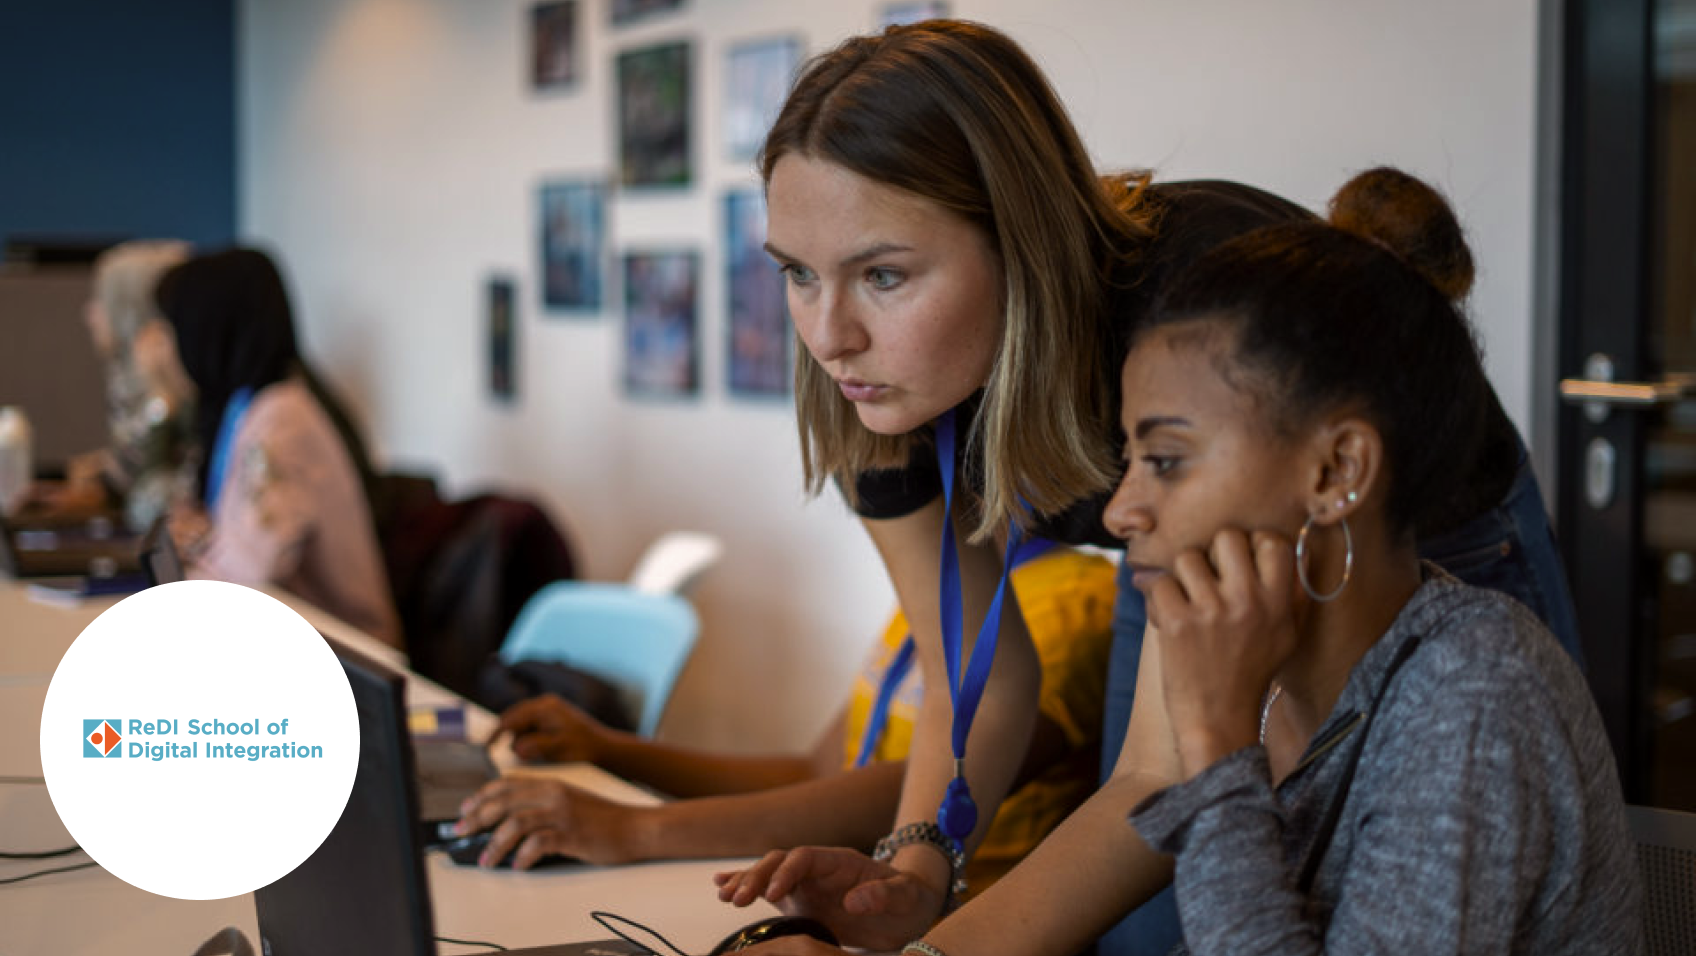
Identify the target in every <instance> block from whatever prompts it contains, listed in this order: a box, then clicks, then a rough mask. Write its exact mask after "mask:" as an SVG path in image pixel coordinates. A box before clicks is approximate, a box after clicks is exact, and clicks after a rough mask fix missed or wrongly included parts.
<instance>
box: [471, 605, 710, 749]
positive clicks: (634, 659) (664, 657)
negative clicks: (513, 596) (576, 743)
mask: <svg viewBox="0 0 1696 956" xmlns="http://www.w3.org/2000/svg"><path fill="white" fill-rule="evenodd" d="M700 630H701V626H700V621H699V619H698V618H697V617H696V616H695V609H694V607H693V606H691V605H690V604H689V602H688V601H686V600H684V599H683V598H681V597H678V596H677V595H675V594H647V593H643V592H640V591H635V590H632V589H631V588H630V587H629V586H628V585H625V584H615V583H610V582H601V581H555V582H554V583H552V584H549V585H547V586H546V587H544V588H542V589H541V590H540V591H537V592H536V593H535V595H534V596H532V597H531V598H530V600H529V601H528V602H527V603H525V605H524V609H523V610H522V611H520V612H519V614H518V618H517V620H515V621H513V622H512V630H511V631H509V632H507V637H506V641H505V643H503V644H502V645H501V650H500V656H501V660H503V661H505V662H506V663H508V664H512V663H516V662H517V661H521V660H526V659H531V660H551V661H559V662H561V663H564V664H569V665H571V666H572V667H575V668H578V669H579V670H583V671H587V672H588V673H590V674H593V675H594V676H596V677H599V678H601V679H602V680H604V681H606V682H607V683H609V684H612V685H613V686H614V687H616V688H618V691H619V694H620V696H621V697H622V698H623V700H624V704H625V707H626V708H627V709H628V711H629V712H630V713H632V714H635V715H637V719H636V732H637V733H639V734H641V735H642V736H644V737H652V736H654V732H655V731H657V730H658V729H659V726H660V717H661V716H663V715H664V714H665V707H666V704H667V703H668V702H669V701H670V700H671V692H672V689H673V688H674V687H675V686H676V684H677V677H678V675H679V674H681V673H683V665H684V664H686V663H688V661H689V654H690V653H691V652H692V651H693V650H694V649H695V639H696V637H697V636H699V634H700Z"/></svg>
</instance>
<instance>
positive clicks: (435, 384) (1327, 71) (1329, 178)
mask: <svg viewBox="0 0 1696 956" xmlns="http://www.w3.org/2000/svg"><path fill="white" fill-rule="evenodd" d="M580 6H581V7H584V8H585V10H586V13H587V16H583V17H581V18H580V25H581V27H582V28H583V29H584V30H585V31H586V32H585V36H584V41H585V42H586V44H587V46H586V48H585V49H586V50H587V51H588V54H589V55H588V56H587V60H586V68H587V73H586V77H585V78H584V79H583V80H581V81H580V82H579V85H578V87H577V90H576V92H574V93H570V94H565V95H558V94H555V95H547V96H536V95H533V94H531V93H530V92H529V89H528V85H527V81H526V79H525V72H524V71H525V59H524V43H525V35H526V30H527V18H528V11H529V3H528V2H522V0H246V2H245V3H243V5H242V8H241V14H242V16H241V27H240V31H241V35H240V64H241V66H240V69H241V83H242V90H241V93H240V101H239V102H240V124H241V141H240V162H241V177H240V210H241V211H240V216H241V229H242V232H243V234H244V235H245V236H247V237H249V238H251V239H254V240H260V241H264V242H268V243H270V244H272V245H273V246H274V248H275V249H276V250H277V251H278V252H279V254H280V256H281V258H282V260H283V262H284V264H285V268H286V271H287V272H288V274H289V276H290V279H291V281H292V286H293V290H294V292H295V294H296V297H297V306H298V311H299V312H300V314H301V318H302V321H303V325H304V326H305V329H304V338H305V342H306V348H307V349H308V350H309V352H310V354H312V355H313V356H314V357H315V358H316V359H317V360H319V362H320V364H321V365H322V366H323V367H324V368H325V369H326V370H327V371H328V372H329V374H330V376H331V377H332V378H333V379H334V380H335V381H336V383H337V384H339V385H340V386H342V387H343V388H344V389H345V390H346V391H347V392H348V393H349V397H350V399H351V400H352V401H353V403H354V404H355V405H356V407H357V409H358V410H359V411H360V412H362V413H363V417H364V419H365V421H366V422H368V424H369V427H370V429H371V431H372V432H373V434H374V437H375V439H376V443H377V445H378V448H379V449H380V451H381V452H382V453H383V454H384V455H385V457H386V458H387V459H388V460H389V461H391V462H399V463H419V464H427V465H433V466H436V467H438V468H439V469H440V470H441V472H442V473H443V475H444V476H445V478H446V479H447V482H448V484H449V487H450V489H451V490H453V491H454V492H456V493H463V492H467V491H470V490H473V489H476V488H480V487H484V486H487V485H500V486H505V487H508V488H512V489H515V490H518V491H521V492H524V493H530V494H533V495H536V496H537V497H540V498H541V499H543V500H544V501H545V502H546V503H547V504H548V505H549V507H551V508H552V509H553V510H554V512H555V513H556V514H557V515H558V516H560V518H561V519H562V520H563V522H564V523H565V524H566V525H567V526H568V527H569V531H570V534H571V536H572V538H573V540H574V542H575V543H576V545H577V546H578V549H579V550H580V552H581V553H582V555H583V556H584V558H585V559H586V561H587V565H588V568H587V571H588V574H589V575H590V576H593V577H621V576H623V575H624V574H625V573H626V572H627V571H628V569H629V567H630V565H631V563H632V562H633V561H634V559H635V557H636V555H637V554H638V553H639V551H640V549H641V548H642V547H643V545H644V544H645V543H646V542H647V541H649V540H650V539H651V538H653V537H654V536H655V535H656V534H658V533H659V532H661V531H663V530H666V529H668V528H674V527H693V528H700V529H703V530H708V531H713V532H716V533H718V534H721V535H723V536H724V537H725V538H726V540H727V543H728V546H729V547H728V553H727V556H726V559H725V561H724V563H723V564H722V565H721V566H720V567H719V568H718V569H717V570H715V571H714V572H713V573H712V574H711V575H710V576H709V577H707V578H706V579H704V581H703V584H702V586H701V588H700V590H699V591H698V592H697V594H696V598H697V603H698V605H699V607H700V608H701V612H702V616H703V621H704V632H703V639H702V644H701V647H700V649H699V651H698V652H697V654H696V658H695V660H694V662H693V663H692V664H691V667H690V669H689V670H688V672H687V673H686V674H685V676H684V678H683V681H682V683H681V685H680V687H679V690H678V696H677V698H676V700H675V702H674V705H673V709H672V711H671V713H670V715H669V717H668V720H667V723H666V726H665V728H664V733H665V734H666V735H667V736H668V737H671V738H673V739H677V740H684V741H692V742H701V743H708V744H715V745H728V746H735V747H740V748H762V747H772V746H797V745H800V744H802V743H803V742H805V741H807V740H808V739H810V737H811V736H812V734H813V733H814V732H815V731H816V729H817V728H818V727H819V726H820V725H821V724H822V723H823V722H824V720H825V719H826V718H827V716H828V711H829V709H830V707H831V706H832V702H833V701H834V700H835V699H837V698H836V696H835V692H836V691H837V690H838V689H839V688H841V687H843V686H845V681H846V680H847V678H848V674H849V672H850V671H851V669H852V668H853V666H854V664H855V662H856V661H857V660H858V658H859V655H860V652H861V650H862V649H863V647H864V646H865V643H866V642H867V641H868V640H869V639H870V638H871V636H872V635H873V634H874V632H875V628H876V626H877V624H878V622H879V621H880V620H881V619H882V618H883V616H884V615H885V614H886V613H887V610H888V606H889V601H890V596H889V595H890V592H889V588H888V586H887V584H886V583H885V582H884V581H883V579H882V574H881V571H880V569H879V566H878V563H877V560H876V557H875V554H874V552H873V551H872V549H871V547H870V545H869V544H868V542H867V541H866V538H865V536H864V534H863V533H862V532H861V531H860V530H859V529H858V527H857V525H856V524H855V523H854V521H853V520H852V518H851V517H850V516H849V515H848V514H847V512H846V510H845V509H844V508H843V507H842V505H841V504H840V503H839V502H838V501H836V500H835V499H834V498H832V497H827V498H825V499H823V500H820V501H817V502H813V503H811V504H809V503H807V502H806V501H805V500H804V499H803V496H802V494H801V492H800V490H799V485H800V477H799V464H798V456H797V454H796V451H795V440H794V433H793V423H792V413H791V411H790V408H789V406H787V405H770V404H766V405H762V404H751V403H748V402H745V401H738V400H734V399H731V398H730V397H728V396H727V395H726V394H725V390H724V387H723V377H724V375H723V356H722V352H721V349H720V348H719V347H718V346H719V344H720V343H721V342H722V335H723V326H722V323H723V315H722V311H723V310H722V305H721V303H722V300H723V292H722V283H721V282H720V277H719V275H718V273H719V269H720V261H721V260H720V258H719V256H718V250H717V248H716V240H715V239H714V237H715V236H716V235H717V234H718V230H719V228H720V227H719V217H718V215H717V210H718V204H719V202H720V201H721V200H720V198H719V197H720V196H721V194H722V192H723V190H724V188H725V187H727V186H731V185H736V184H749V183H752V182H754V177H753V174H752V170H751V169H749V168H747V167H746V166H743V165H738V164H731V163H727V162H725V161H724V160H723V159H722V158H721V157H722V152H723V151H722V149H721V148H720V145H719V144H720V143H721V139H720V130H719V123H718V120H719V114H720V112H721V110H720V102H719V99H720V86H719V81H720V75H721V72H722V66H723V56H724V51H725V49H726V48H727V46H728V45H729V44H730V43H732V42H734V41H739V40H742V39H746V38H749V37H753V36H761V35H770V34H775V33H794V34H797V35H799V36H800V37H801V38H802V39H803V42H804V43H805V44H806V47H807V49H808V51H809V52H818V51H820V50H822V49H825V48H828V47H829V46H831V45H833V44H834V43H835V42H836V41H838V40H839V39H841V38H842V37H844V36H846V35H848V34H850V33H853V32H858V31H862V30H865V29H867V28H869V27H870V26H871V24H872V21H873V18H874V9H875V5H874V4H873V3H870V2H842V0H829V2H826V0H786V2H780V0H690V2H689V4H688V5H687V6H686V8H685V9H684V10H683V11H682V12H681V13H679V14H676V15H671V16H666V17H661V18H658V19H655V20H652V21H649V22H646V23H643V24H639V25H636V26H632V27H629V28H621V29H619V30H612V29H611V28H609V27H608V26H607V24H606V6H607V5H606V4H605V3H604V2H602V0H580ZM1536 6H1537V5H1536V0H1486V2H1479V0H1425V2H1421V3H1405V2H1398V0H1279V2H1273V3H1268V2H1263V0H1235V2H1225V0H1142V2H1128V0H1114V2H1108V0H1102V2H1093V3H1092V2H1087V0H1046V2H1043V3H1041V4H1032V3H1028V2H1027V3H1021V2H1016V0H955V4H954V13H955V14H956V15H959V16H964V17H970V18H973V19H978V20H983V21H985V22H988V23H991V24H994V25H996V26H998V27H1000V28H1002V29H1004V30H1006V31H1008V32H1009V33H1011V34H1012V35H1013V36H1014V37H1015V38H1016V39H1018V40H1019V41H1020V42H1021V43H1023V44H1025V45H1026V47H1027V48H1028V49H1029V50H1031V52H1032V53H1033V54H1034V55H1035V56H1036V57H1037V58H1038V59H1039V61H1040V62H1041V63H1042V64H1043V65H1044V67H1045V68H1046V69H1047V70H1048V71H1049V74H1050V76H1051V77H1052V79H1053V81H1054V83H1055V85H1056V87H1057V88H1058V89H1059V92H1060V94H1061V96H1062V98H1063V99H1064V100H1065V102H1066V103H1067V104H1068V105H1069V106H1070V108H1071V109H1072V111H1073V114H1074V116H1075V118H1076V120H1077V122H1078V124H1079V127H1080V128H1081V130H1082V131H1083V133H1084V136H1085V139H1086V141H1087V142H1088V143H1089V145H1090V147H1091V149H1092V151H1093V152H1094V153H1095V155H1096V157H1097V159H1098V161H1099V162H1100V163H1101V164H1102V165H1103V166H1108V167H1121V166H1151V167H1154V168H1155V169H1156V170H1157V171H1158V172H1159V174H1160V175H1161V176H1163V177H1186V176H1216V177H1224V178H1233V179H1241V180H1244V181H1248V182H1252V183H1255V184H1257V185H1261V186H1265V187H1267V188H1270V189H1272V190H1275V191H1278V192H1281V193H1283V194H1285V195H1287V196H1289V197H1291V198H1293V199H1296V200H1297V201H1300V202H1303V203H1305V204H1308V205H1310V206H1315V207H1318V206H1320V205H1322V204H1323V203H1324V201H1325V200H1326V199H1327V198H1328V197H1329V195H1330V194H1331V192H1332V191H1333V190H1334V189H1335V188H1336V187H1337V186H1338V185H1340V184H1341V182H1342V181H1343V180H1344V179H1345V178H1346V177H1347V176H1348V175H1349V174H1350V173H1351V172H1353V171H1354V170H1357V169H1359V168H1362V167H1364V166H1368V165H1372V164H1378V163H1393V164H1396V165H1398V166H1401V167H1403V168H1405V169H1408V170H1410V171H1412V172H1415V173H1417V174H1419V175H1422V176H1425V177H1427V178H1428V179H1431V180H1432V181H1434V182H1436V183H1438V184H1439V185H1441V186H1442V187H1443V188H1444V189H1445V190H1446V191H1447V192H1448V193H1449V195H1450V196H1451V198H1452V199H1453V200H1454V201H1455V202H1456V203H1457V205H1458V206H1459V209H1460V211H1461V214H1462V216H1463V219H1464V220H1465V222H1466V224H1467V225H1468V227H1469V229H1470V231H1471V236H1472V239H1473V242H1474V247H1475V251H1476V253H1477V255H1478V258H1479V260H1480V262H1481V278H1480V283H1479V286H1478V289H1477V291H1476V293H1475V295H1474V299H1473V308H1474V312H1475V314H1476V317H1477V319H1478V322H1479V325H1480V327H1481V329H1482V332H1483V337H1484V339H1485V342H1486V345H1487V349H1488V360H1489V368H1490V372H1491V374H1492V376H1493V378H1494V380H1495V382H1496V385H1497V388H1498V390H1499V391H1500V392H1501V394H1502V398H1503V401H1504V403H1505V404H1506V406H1507V408H1508V411H1509V413H1510V414H1512V415H1513V416H1514V418H1515V419H1516V420H1518V421H1519V422H1521V423H1522V425H1523V424H1524V423H1525V422H1526V421H1527V420H1528V409H1529V406H1530V396H1529V394H1528V388H1529V382H1530V370H1529V368H1528V365H1527V355H1528V353H1529V351H1530V345H1531V323H1532V315H1531V288H1532V276H1531V248H1532V242H1531V240H1532V235H1531V228H1532V208H1531V202H1532V195H1533V183H1532V171H1533V148H1534V135H1533V134H1534V130H1533V122H1534V118H1535V106H1536V103H1535V94H1536V89H1535V81H1536V58H1535V54H1536V37H1537V31H1536ZM677 37H688V38H689V39H691V40H692V41H693V43H694V56H695V64H696V78H697V84H698V85H697V90H696V100H695V103H696V120H697V127H696V158H697V185H696V186H695V187H694V188H693V189H691V190H690V191H688V192H687V193H684V194H673V195H669V196H653V195H649V196H640V197H628V196H619V197H617V198H616V199H615V201H614V202H613V203H612V205H611V208H610V210H609V219H610V231H611V233H612V236H613V241H614V243H615V245H616V246H618V247H623V246H626V245H640V244H662V243H663V244H672V243H678V242H687V243H692V244H695V245H697V246H699V247H700V248H701V249H702V250H703V253H704V258H703V263H702V264H703V268H704V277H703V279H704V281H703V284H702V303H703V313H702V316H703V322H704V327H703V329H702V335H703V342H704V343H706V345H707V348H706V350H705V353H704V356H703V358H704V361H705V365H704V372H705V383H706V390H705V392H704V395H703V397H702V399H701V400H700V401H699V402H698V403H693V404H655V403H651V402H649V403H641V404H637V403H632V402H630V401H628V400H626V399H624V398H623V397H621V391H620V387H619V378H618V366H619V360H620V354H619V344H620V340H619V331H620V325H619V320H618V316H617V314H616V313H614V312H610V311H609V312H608V313H607V314H606V315H605V316H603V317H601V318H598V319H594V320H591V321H582V320H572V319H560V318H553V317H549V316H545V315H543V314H542V313H541V312H540V310H539V308H538V304H537V300H538V293H537V284H536V277H537V274H538V270H537V265H536V262H537V252H536V249H535V243H534V241H533V237H534V236H535V235H536V234H537V223H536V218H535V194H536V188H537V185H538V183H539V182H540V181H542V180H543V179H544V178H550V177H556V176H562V175H564V176H574V177H576V176H592V175H610V174H611V172H612V170H613V168H614V162H615V155H614V144H613V137H612V126H613V114H612V109H611V98H612V95H613V90H612V79H611V65H612V61H613V57H614V55H615V54H616V52H617V51H620V50H623V49H627V48H631V47H639V46H645V45H647V44H649V43H650V42H654V41H660V40H667V39H672V38H677ZM491 271H500V272H504V273H509V274H511V275H513V276H515V277H516V278H517V279H518V285H519V329H518V336H519V350H520V353H519V354H520V360H519V363H518V377H519V388H520V390H521V398H520V400H519V401H518V402H517V403H516V405H514V406H511V407H507V406H500V405H495V404H492V403H491V402H490V401H489V400H488V399H487V398H486V397H485V392H484V389H483V375H484V370H483V366H482V364H481V356H482V355H483V348H484V342H483V338H482V334H483V333H482V328H483V327H482V321H483V320H482V311H481V301H482V300H481V294H482V288H483V280H484V278H485V277H486V275H487V274H489V273H490V272H491Z"/></svg>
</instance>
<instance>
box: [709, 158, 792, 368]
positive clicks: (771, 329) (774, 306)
mask: <svg viewBox="0 0 1696 956" xmlns="http://www.w3.org/2000/svg"><path fill="white" fill-rule="evenodd" d="M765 241H766V203H765V196H764V194H763V193H762V192H761V191H760V190H758V189H736V190H732V191H730V192H727V193H725V194H724V287H725V290H726V298H727V299H728V302H727V304H726V309H725V316H726V318H727V321H726V323H725V324H726V326H727V332H726V336H725V345H726V361H725V368H726V375H727V378H728V385H729V387H730V392H731V394H732V395H745V396H757V397H777V396H783V395H788V394H789V389H790V384H789V383H790V380H791V376H792V375H793V372H792V371H791V369H790V364H789V363H790V359H789V355H790V341H791V338H792V336H791V335H790V332H789V308H788V305H787V303H786V301H785V297H784V294H785V290H784V279H783V274H782V273H780V272H778V271H777V267H776V265H774V264H773V263H772V261H771V257H770V256H768V255H766V250H765Z"/></svg>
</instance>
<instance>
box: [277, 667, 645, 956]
mask: <svg viewBox="0 0 1696 956" xmlns="http://www.w3.org/2000/svg"><path fill="white" fill-rule="evenodd" d="M325 640H326V641H328V642H329V644H330V646H331V647H332V648H333V649H334V650H335V652H336V656H337V657H338V658H339V659H340V660H341V663H342V669H343V671H345V672H346V673H347V679H348V684H349V685H350V686H351V687H352V688H353V701H354V705H355V707H356V708H357V709H358V712H359V741H360V745H359V769H358V771H357V772H356V773H355V776H354V781H353V792H352V793H351V794H349V796H348V801H347V807H346V809H344V810H343V811H342V816H341V819H340V820H339V821H337V823H336V826H335V829H333V830H331V831H330V835H329V836H328V837H326V838H325V840H324V843H323V844H322V845H321V846H319V847H318V850H317V851H316V852H315V853H313V854H312V855H311V856H310V857H308V858H307V859H306V861H305V862H304V863H302V864H300V866H298V867H296V868H295V869H294V871H293V872H291V873H289V874H288V875H287V876H284V877H283V878H281V879H279V880H277V881H276V882H274V883H272V884H271V885H269V886H266V887H263V888H261V889H258V890H255V891H254V894H253V902H254V908H255V909H256V911H257V915H258V922H259V936H260V940H261V944H260V949H261V951H262V952H263V953H265V954H266V956H321V954H325V953H359V954H362V956H435V954H436V934H435V924H434V921H433V917H432V914H431V909H430V891H429V885H428V883H427V882H426V880H425V875H424V844H423V841H422V839H421V838H420V833H419V828H418V825H417V823H416V821H417V819H418V788H417V783H416V778H415V775H414V770H413V758H412V747H411V745H410V744H411V741H410V739H409V737H408V734H407V729H406V705H405V697H404V688H405V684H404V681H403V679H402V677H401V675H400V674H398V673H396V672H394V671H393V670H390V669H389V668H387V667H384V666H383V665H381V664H379V663H377V662H376V661H373V660H371V659H370V658H367V657H365V656H363V655H361V654H359V653H358V652H356V651H354V650H352V649H351V648H348V647H346V646H344V645H342V644H338V643H337V642H336V641H335V640H333V639H331V638H325ZM507 952H511V953H517V954H521V956H639V954H647V953H648V951H647V950H645V949H642V948H640V947H637V946H634V945H632V944H629V943H625V942H622V941H616V940H607V941H593V942H581V943H568V944H563V945H558V946H541V947H532V948H528V949H514V950H507Z"/></svg>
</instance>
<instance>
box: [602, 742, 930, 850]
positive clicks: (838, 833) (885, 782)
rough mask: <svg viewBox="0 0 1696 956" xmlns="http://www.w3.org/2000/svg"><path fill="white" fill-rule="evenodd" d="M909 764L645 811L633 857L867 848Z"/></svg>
mask: <svg viewBox="0 0 1696 956" xmlns="http://www.w3.org/2000/svg"><path fill="white" fill-rule="evenodd" d="M904 766H905V765H904V764H901V763H877V764H870V765H868V766H865V767H861V768H858V769H855V770H848V771H844V772H842V773H838V774H833V775H831V776H828V777H820V778H817V779H813V780H807V781H804V782H801V783H797V784H792V785H789V786H783V787H776V788H773V789H770V790H764V791H761V792H758V793H743V794H735V795H731V796H718V797H703V798H701V799H698V800H679V801H677V802H675V803H669V804H664V805H662V806H659V807H654V808H652V809H649V810H644V811H642V813H641V817H642V819H641V820H640V822H639V823H638V824H637V825H636V826H634V827H633V828H632V832H631V834H630V840H631V845H630V847H629V849H630V850H631V852H632V859H637V860H657V859H708V858H714V857H736V856H757V855H759V854H762V853H764V852H766V851H767V850H774V849H788V848H791V847H797V846H805V845H817V846H846V847H854V848H857V849H860V850H869V849H871V846H872V844H873V843H875V842H876V841H877V840H878V838H879V837H881V836H883V835H884V834H885V833H886V832H888V829H889V821H890V819H892V817H893V815H894V813H895V803H896V799H897V797H898V796H899V794H900V792H901V777H902V770H903V768H904Z"/></svg>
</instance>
